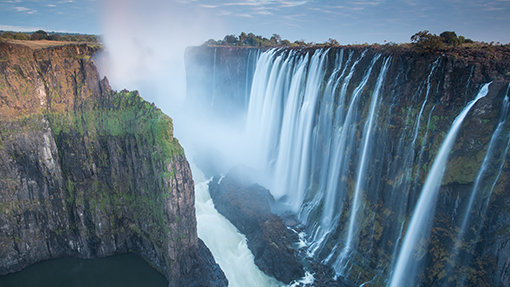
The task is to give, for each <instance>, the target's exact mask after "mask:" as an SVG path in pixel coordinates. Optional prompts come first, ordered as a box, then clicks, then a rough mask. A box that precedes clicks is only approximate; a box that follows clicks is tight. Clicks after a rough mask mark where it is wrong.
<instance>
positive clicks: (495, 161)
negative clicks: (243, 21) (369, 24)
mask: <svg viewBox="0 0 510 287" xmlns="http://www.w3.org/2000/svg"><path fill="white" fill-rule="evenodd" d="M214 49H216V52H215V53H216V55H220V54H223V53H225V54H226V53H231V54H232V61H230V60H229V58H228V57H224V58H223V59H224V60H225V61H227V63H219V62H217V61H218V59H219V58H218V56H216V62H213V61H209V62H207V61H197V60H196V59H201V57H206V55H209V57H211V55H212V52H211V51H212V50H214ZM220 50H221V48H212V47H195V48H189V49H188V51H187V52H188V55H189V57H190V59H188V63H189V64H188V63H187V69H188V70H187V73H188V87H189V88H190V89H191V90H193V89H200V88H197V87H196V86H200V83H198V82H194V78H193V76H192V75H194V74H199V73H204V72H203V71H210V75H209V76H210V77H213V78H215V83H216V84H215V85H214V87H217V86H218V84H217V83H221V82H224V83H225V85H226V86H221V88H222V89H226V87H228V85H229V84H228V83H233V84H232V90H233V91H237V90H238V89H239V84H238V83H236V82H235V81H227V80H222V79H218V78H216V77H217V75H222V76H223V77H225V79H235V78H238V79H239V81H244V80H243V79H246V78H256V77H257V76H258V75H262V76H261V77H260V78H259V80H260V82H258V83H257V85H258V86H257V87H263V89H267V91H269V92H268V93H265V92H264V93H260V94H251V96H250V97H251V98H250V101H251V100H254V97H259V102H258V104H259V105H260V106H255V108H254V111H255V112H256V111H257V110H256V109H257V108H259V109H260V111H259V114H258V115H257V116H258V117H255V118H253V122H250V120H251V119H250V118H248V120H247V121H248V126H249V124H253V123H254V125H258V123H257V122H259V123H260V134H257V136H259V137H260V140H259V139H258V138H257V137H254V138H253V140H254V141H256V142H257V144H259V145H261V146H262V147H263V148H261V150H263V151H267V153H266V154H262V155H257V156H259V157H260V158H264V157H267V158H268V163H267V165H266V166H264V168H267V172H268V173H269V175H268V177H270V178H271V177H272V178H273V179H274V181H273V182H271V181H270V183H269V184H267V185H266V187H268V188H270V189H271V191H272V193H273V194H277V195H279V196H281V197H282V198H283V200H284V201H287V202H290V204H291V205H293V206H297V208H296V209H297V213H298V216H299V218H300V219H301V220H302V223H303V224H304V225H305V228H306V230H307V233H308V240H309V244H310V250H311V252H312V253H313V255H314V257H316V258H318V259H319V260H325V261H326V262H327V263H328V264H329V265H330V266H332V267H333V268H334V269H335V271H336V273H337V275H338V276H339V277H343V278H344V279H345V280H346V282H351V283H352V285H353V286H360V285H361V284H364V283H367V282H370V283H367V286H368V285H370V286H387V285H388V284H389V283H390V281H391V278H392V275H393V274H394V269H393V268H395V266H396V262H397V261H398V258H399V255H400V253H401V247H402V242H403V241H404V240H405V237H406V236H407V235H406V233H407V231H408V230H410V224H411V218H412V216H413V214H414V213H415V210H416V207H417V206H418V204H419V198H420V197H421V196H422V194H423V193H426V191H424V186H425V182H426V180H427V178H428V176H429V174H430V171H431V168H432V166H433V164H434V161H435V160H436V156H437V155H438V151H439V150H440V148H441V146H442V144H443V142H444V140H445V138H446V137H447V135H448V133H449V131H450V128H451V127H452V124H453V122H454V120H455V119H456V118H457V117H458V115H459V114H460V113H461V111H462V110H463V109H464V108H465V107H466V106H467V104H468V103H469V102H470V101H471V100H473V99H474V98H475V97H476V96H477V94H478V93H479V91H480V90H481V88H482V86H483V85H484V84H487V83H491V84H490V85H489V88H488V93H487V95H486V96H485V97H484V98H482V99H480V100H479V101H478V102H477V103H476V104H475V105H474V106H473V108H472V109H471V111H470V112H469V114H468V115H467V117H466V118H465V120H464V121H463V123H462V126H461V127H460V130H459V132H458V134H457V136H456V139H455V142H454V144H453V148H452V150H451V152H450V153H449V157H448V160H447V161H446V164H445V166H444V168H445V169H444V176H442V182H441V183H440V184H439V185H440V186H439V187H438V189H437V191H433V192H434V193H436V194H437V197H436V198H435V200H433V201H432V202H431V204H430V206H431V208H430V212H428V214H427V215H426V216H425V218H424V219H425V220H426V221H427V222H428V223H426V224H424V226H426V229H427V230H428V232H425V233H423V234H422V236H421V237H420V239H419V240H417V242H415V245H414V249H413V251H412V253H413V254H412V260H410V263H409V265H411V263H412V264H413V267H414V270H413V271H412V272H408V273H409V274H406V277H407V278H414V279H416V280H415V281H406V283H405V285H409V286H413V285H418V284H421V285H423V286H464V285H465V284H467V285H473V286H508V284H510V273H509V268H508V266H509V262H508V258H509V257H508V254H509V250H510V249H509V246H510V244H509V242H510V235H509V234H510V233H509V230H510V229H509V228H510V220H509V218H510V212H509V210H510V201H509V198H510V197H509V194H508V190H509V186H510V185H509V179H510V169H509V166H508V162H509V160H510V153H509V151H510V150H509V148H508V143H509V137H510V136H509V131H510V121H508V118H509V115H508V109H507V108H505V105H506V104H505V101H506V100H505V98H506V97H507V96H508V93H509V83H510V51H509V50H508V48H507V47H502V46H485V47H474V46H473V47H463V48H452V49H449V50H445V51H441V52H437V53H428V54H417V53H415V52H414V51H413V50H412V49H406V48H397V47H389V46H387V47H381V46H372V47H338V48H331V49H314V48H306V49H279V50H273V51H272V52H271V53H272V54H271V55H266V56H265V58H264V59H263V60H264V61H262V60H261V61H259V63H258V64H257V65H258V66H257V68H259V67H260V68H261V71H258V72H257V73H260V74H257V73H254V72H253V70H250V69H248V68H246V67H247V66H248V64H247V63H248V62H249V61H250V60H249V59H248V58H247V56H246V55H247V54H249V52H247V50H245V49H233V48H225V50H224V51H222V52H220ZM262 52H263V51H260V53H262ZM252 53H254V52H252ZM243 55H244V57H245V63H242V61H240V60H239V58H242V57H243ZM192 56H193V58H192ZM261 59H262V57H261ZM200 63H201V64H200ZM230 66H236V67H238V68H237V69H230V70H222V71H217V69H218V67H230ZM303 67H304V68H303ZM318 67H320V68H318ZM300 68H301V70H300ZM215 69H216V70H215ZM262 69H265V70H262ZM298 70H299V73H298V72H296V71H298ZM200 71H202V72H200ZM247 71H248V72H249V73H251V74H249V75H247V74H246V73H247ZM264 72H266V73H265V74H264ZM299 77H301V78H299ZM316 78H318V80H316ZM253 81H255V79H254V80H253ZM312 81H317V82H314V83H315V84H314V85H308V83H309V82H312ZM254 83H255V82H254ZM290 83H293V84H295V86H292V88H290V87H291V85H290ZM246 87H247V90H245V91H241V92H237V93H238V97H239V98H243V97H244V95H245V94H246V93H247V92H248V93H249V92H250V88H251V86H250V85H246ZM296 87H298V88H296ZM293 88H296V89H294V90H298V91H299V92H297V93H296V94H295V95H290V91H292V89H293ZM264 91H266V90H264ZM252 92H253V90H252ZM212 93H213V92H210V93H209V94H212ZM309 95H313V96H315V97H314V98H313V100H309V99H310V98H312V97H310V98H307V97H309ZM375 95H378V98H376V97H375ZM293 96H296V97H297V98H298V99H299V100H298V101H297V102H298V103H297V104H295V107H294V106H292V107H291V106H290V105H288V106H287V105H286V104H287V103H288V102H290V101H289V100H288V98H291V97H293ZM264 97H265V98H264ZM271 97H272V98H271ZM255 100H256V99H255ZM215 101H216V102H219V101H221V99H216V100H215ZM225 101H231V99H230V98H227V99H225ZM373 101H376V102H375V104H374V109H373V110H371V105H372V102H373ZM244 102H246V101H244ZM304 102H306V106H305V104H302V103H304ZM256 103H257V102H255V104H256ZM262 103H264V104H262ZM265 103H274V104H277V105H279V106H277V107H276V108H275V106H274V105H271V108H272V110H270V109H264V108H265ZM312 105H313V112H311V113H309V114H306V115H305V114H304V112H303V111H305V110H306V108H309V107H310V106H312ZM268 106H269V105H268ZM287 109H288V110H287ZM244 111H245V112H246V113H247V111H248V109H245V110H244ZM250 112H252V110H250ZM287 112H288V115H295V117H290V116H289V117H288V119H290V120H287V121H286V120H285V119H286V117H287ZM247 114H248V113H247ZM308 115H309V117H308V118H306V119H307V120H309V121H308V122H306V124H309V125H310V127H311V128H310V129H309V131H310V132H309V133H307V131H306V130H305V129H304V127H306V125H305V124H303V125H301V126H298V123H300V121H303V119H304V118H305V117H306V116H308ZM370 115H373V117H372V118H370ZM270 120H271V121H270ZM285 125H288V126H285ZM367 125H371V126H370V127H369V129H366V128H365V127H366V126H367ZM289 130H291V131H296V132H295V133H293V134H291V133H288V134H286V135H285V136H281V135H282V134H283V131H287V132H288V131H289ZM257 131H258V130H257ZM266 131H267V132H266ZM297 131H299V132H297ZM367 131H370V137H368V136H366V135H367V134H368V132H367ZM274 135H276V136H274ZM289 135H290V136H289ZM273 136H274V137H273ZM289 137H290V138H289ZM282 141H284V142H285V141H287V142H289V145H288V146H285V145H282ZM294 146H302V147H305V146H306V147H308V148H309V149H307V150H304V151H303V150H299V151H293V150H292V148H293V147H294ZM340 146H341V147H343V149H342V150H339V151H337V150H336V149H337V147H340ZM264 148H265V150H264ZM281 151H283V152H284V153H285V152H286V153H288V154H292V155H293V156H291V157H289V158H287V157H285V154H284V155H283V156H282V157H281V158H282V159H283V160H286V161H285V162H284V161H280V154H279V152H281ZM335 151H337V152H338V153H335ZM250 152H252V153H253V152H254V151H250ZM364 154H366V155H367V156H364V157H363V156H362V155H364ZM335 156H336V157H335ZM279 167H283V168H282V169H281V170H278V168H279ZM293 170H296V172H295V173H292V171H293ZM218 172H222V171H218ZM223 172H224V171H223ZM298 172H299V173H298ZM360 177H361V180H358V178H360ZM286 179H287V181H285V182H284V180H286ZM296 182H299V184H300V185H298V184H297V183H296ZM271 184H272V185H273V186H270V185H271ZM331 186H333V188H331ZM274 188H280V190H274ZM300 188H301V189H300ZM275 197H276V195H275ZM471 198H473V199H471ZM296 202H297V203H296ZM353 214H354V215H353ZM429 227H430V228H429ZM424 229H425V228H424ZM346 246H347V247H346ZM411 273H413V274H411ZM410 280H413V279H410ZM413 282H414V283H413Z"/></svg>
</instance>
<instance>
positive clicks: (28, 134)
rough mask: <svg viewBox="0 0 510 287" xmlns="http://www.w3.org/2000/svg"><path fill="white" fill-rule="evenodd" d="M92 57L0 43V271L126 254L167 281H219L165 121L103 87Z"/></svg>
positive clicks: (135, 99)
mask: <svg viewBox="0 0 510 287" xmlns="http://www.w3.org/2000/svg"><path fill="white" fill-rule="evenodd" d="M93 53H94V51H93V50H91V49H90V48H88V47H87V46H85V45H80V46H64V47H54V48H48V49H43V50H37V51H33V50H31V49H29V48H27V47H24V46H18V45H12V44H2V43H0V162H1V163H0V275H2V274H7V273H10V272H14V271H18V270H20V269H22V268H24V267H26V266H28V265H30V264H33V263H36V262H39V261H42V260H46V259H50V258H57V257H64V256H75V257H80V258H97V257H103V256H109V255H113V254H118V253H124V252H134V253H137V254H139V255H140V256H142V257H143V258H145V259H146V260H147V261H148V262H150V263H151V264H152V265H153V266H154V267H155V268H156V269H157V270H159V271H160V272H162V273H163V274H164V275H165V276H166V277H167V278H168V280H169V282H170V285H171V286H226V285H227V280H226V278H225V276H224V274H223V272H222V271H221V270H220V269H219V266H218V265H217V264H216V263H215V262H214V259H213V258H212V255H211V253H210V252H209V250H208V249H207V247H206V246H205V245H204V244H203V242H201V241H200V240H199V239H198V237H197V229H196V217H195V208H194V190H193V189H194V184H193V179H192V175H191V170H190V167H189V165H188V162H187V160H186V158H185V156H184V152H183V149H182V148H181V146H180V145H179V143H178V141H177V139H175V138H174V137H173V129H172V120H171V119H170V118H169V117H168V116H166V115H165V114H163V113H162V112H161V111H160V110H159V109H157V108H156V107H155V106H154V105H153V104H150V103H148V102H146V101H144V100H143V99H142V98H141V97H140V96H139V95H138V93H137V92H128V91H121V92H115V91H112V90H111V88H110V86H109V85H108V81H107V80H106V79H103V80H100V77H99V74H98V72H97V69H96V67H95V65H94V63H93V61H92V60H91V56H92V55H93Z"/></svg>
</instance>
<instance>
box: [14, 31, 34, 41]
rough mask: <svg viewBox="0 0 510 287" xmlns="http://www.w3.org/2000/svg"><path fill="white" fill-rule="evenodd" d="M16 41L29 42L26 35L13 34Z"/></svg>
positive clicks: (20, 33) (28, 37)
mask: <svg viewBox="0 0 510 287" xmlns="http://www.w3.org/2000/svg"><path fill="white" fill-rule="evenodd" d="M14 39H16V40H30V36H29V35H28V34H27V33H22V32H18V33H15V34H14Z"/></svg>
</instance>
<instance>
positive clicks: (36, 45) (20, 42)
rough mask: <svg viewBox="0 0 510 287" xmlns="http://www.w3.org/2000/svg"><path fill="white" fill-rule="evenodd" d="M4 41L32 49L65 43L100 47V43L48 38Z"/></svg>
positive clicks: (63, 44)
mask: <svg viewBox="0 0 510 287" xmlns="http://www.w3.org/2000/svg"><path fill="white" fill-rule="evenodd" d="M4 41H5V42H6V43H10V44H18V45H24V46H27V47H29V48H30V49H32V50H39V49H43V48H48V47H56V46H65V45H77V44H87V45H88V46H89V47H100V46H101V43H92V42H67V41H50V40H38V41H31V40H14V39H4Z"/></svg>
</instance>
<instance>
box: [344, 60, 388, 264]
mask: <svg viewBox="0 0 510 287" xmlns="http://www.w3.org/2000/svg"><path fill="white" fill-rule="evenodd" d="M378 58H379V57H375V58H374V62H375V61H377V59H378ZM390 60H391V58H387V59H386V60H385V61H384V63H383V66H382V68H381V72H380V73H379V78H378V79H377V83H376V85H375V89H374V92H373V95H372V102H371V104H370V111H369V114H368V121H367V123H366V124H365V127H364V129H363V139H362V144H363V147H362V152H361V155H360V159H359V167H358V172H357V176H356V177H357V179H356V188H355V190H354V199H353V203H352V207H351V216H350V219H349V229H348V232H347V242H346V244H345V247H344V250H343V251H342V254H341V255H340V258H339V259H340V260H342V261H343V260H344V258H345V257H346V255H347V254H348V253H349V252H350V251H351V250H352V248H353V247H352V244H353V237H354V234H355V229H356V226H357V224H356V218H357V216H358V209H359V207H360V200H361V199H360V197H361V192H362V191H364V190H363V189H364V185H363V183H364V182H365V181H366V180H367V176H366V174H365V171H366V166H367V158H368V157H370V154H371V151H370V150H369V149H371V148H372V144H373V141H372V138H371V135H372V131H373V130H372V129H373V123H374V118H375V114H376V108H377V107H378V104H379V93H380V91H381V87H382V85H383V81H384V79H385V76H386V72H387V71H388V66H389V62H390ZM370 71H371V69H369V71H368V74H370ZM365 84H366V82H365V81H364V82H363V86H364V85H365ZM359 87H361V88H360V89H358V88H356V90H355V96H356V97H357V96H359V93H360V92H359V91H361V90H362V88H363V87H362V86H361V85H360V86H359ZM361 220H362V219H361ZM337 262H338V263H340V262H339V261H337ZM338 263H337V264H335V269H337V266H338Z"/></svg>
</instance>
